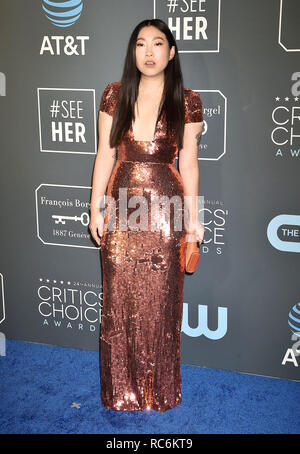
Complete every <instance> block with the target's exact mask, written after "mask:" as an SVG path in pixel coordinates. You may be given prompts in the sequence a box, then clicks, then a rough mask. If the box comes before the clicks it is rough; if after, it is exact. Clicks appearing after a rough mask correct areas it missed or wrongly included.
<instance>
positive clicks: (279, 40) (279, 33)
mask: <svg viewBox="0 0 300 454" xmlns="http://www.w3.org/2000/svg"><path fill="white" fill-rule="evenodd" d="M282 4H283V0H280V7H279V29H278V44H279V45H280V46H281V47H282V48H283V49H284V50H285V51H286V52H299V51H300V49H288V48H287V47H285V46H284V45H283V43H282V41H281V21H282Z"/></svg>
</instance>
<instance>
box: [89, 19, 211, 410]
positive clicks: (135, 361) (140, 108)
mask: <svg viewBox="0 0 300 454" xmlns="http://www.w3.org/2000/svg"><path fill="white" fill-rule="evenodd" d="M202 125H203V117H202V103H201V100H200V97H199V95H198V93H196V92H194V91H192V90H191V89H185V88H183V84H182V74H181V69H180V63H179V55H178V50H177V46H176V42H175V40H174V38H173V35H172V33H171V32H170V30H169V28H168V26H167V25H166V24H165V22H163V21H161V20H159V19H150V20H145V21H143V22H141V23H140V24H138V25H137V27H136V28H135V30H134V31H133V33H132V35H131V37H130V41H129V44H128V50H127V56H126V60H125V65H124V71H123V75H122V80H121V82H111V83H109V84H108V85H107V86H106V88H105V90H104V92H103V95H102V99H101V103H100V114H99V147H98V154H97V157H96V161H95V168H94V173H93V185H92V196H91V220H90V225H89V227H90V231H91V234H92V236H93V238H94V239H95V241H96V242H97V244H98V245H101V261H102V266H103V273H102V276H103V284H102V285H103V308H102V323H101V336H100V372H101V400H102V404H103V406H104V407H106V408H108V409H114V410H120V411H132V410H139V411H143V410H145V409H153V410H156V411H160V412H164V411H166V410H168V409H171V408H173V407H175V406H177V405H179V404H180V403H181V375H180V342H181V322H182V305H183V284H184V267H185V256H184V249H183V247H182V242H183V241H184V240H185V238H186V234H187V233H189V234H190V236H189V240H193V241H196V240H198V241H200V242H202V241H203V235H204V230H205V229H204V227H203V226H202V224H201V223H200V222H199V221H198V219H197V218H198V216H197V214H198V213H197V210H198V205H197V199H198V178H199V169H198V158H197V156H198V140H199V136H200V134H201V131H202ZM115 148H117V161H116V165H115V167H114V168H113V165H114V158H115ZM179 150H180V154H179V169H180V173H179V172H178V171H177V169H176V168H175V166H174V163H175V158H176V156H177V153H178V151H179ZM107 185H108V187H107ZM106 187H107V198H108V202H106V205H105V208H106V216H105V218H104V217H103V216H102V214H101V213H100V210H99V208H100V206H101V203H102V200H103V196H104V193H105V190H106ZM184 196H189V197H187V199H188V201H187V202H186V203H185V205H184V203H183V202H184ZM155 197H156V198H159V197H163V198H165V200H170V199H171V198H173V197H174V198H175V200H176V201H177V202H178V201H179V202H181V207H179V210H177V211H176V210H175V208H174V204H172V203H170V206H171V207H170V209H169V212H168V213H169V214H167V211H168V210H166V209H165V210H164V211H163V212H161V210H160V209H159V208H160V205H159V208H157V205H154V206H155V207H156V208H154V209H152V206H151V209H150V205H151V202H153V200H154V199H155ZM124 206H125V210H124ZM137 207H139V208H137ZM126 210H127V211H126ZM151 211H152V212H151ZM124 212H126V214H125V216H124ZM145 213H146V215H145ZM176 213H177V214H176ZM178 213H179V214H180V215H179V218H180V219H179V220H182V219H183V218H184V217H185V216H183V214H187V215H188V222H187V223H185V225H184V226H183V227H182V228H180V229H178V228H175V227H174V221H175V220H176V219H177V221H178ZM137 214H138V216H137ZM176 216H177V217H176ZM141 221H142V222H141ZM149 223H150V224H151V226H150V227H149ZM145 225H146V228H143V227H144V226H145ZM141 226H142V227H141ZM153 227H155V228H153ZM99 236H100V237H101V241H100V240H99ZM187 236H188V235H187Z"/></svg>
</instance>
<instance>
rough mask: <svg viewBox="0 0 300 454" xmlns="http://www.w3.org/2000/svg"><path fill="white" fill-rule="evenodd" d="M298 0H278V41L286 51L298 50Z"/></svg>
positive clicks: (299, 18)
mask: <svg viewBox="0 0 300 454" xmlns="http://www.w3.org/2000/svg"><path fill="white" fill-rule="evenodd" d="M299 20H300V14H299V0H280V5H279V29H278V43H279V45H280V46H281V47H282V48H283V49H284V50H285V51H286V52H300V35H299Z"/></svg>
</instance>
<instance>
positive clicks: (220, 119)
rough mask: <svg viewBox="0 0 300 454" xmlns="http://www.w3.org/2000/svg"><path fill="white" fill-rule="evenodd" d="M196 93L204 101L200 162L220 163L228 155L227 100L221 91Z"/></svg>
mask: <svg viewBox="0 0 300 454" xmlns="http://www.w3.org/2000/svg"><path fill="white" fill-rule="evenodd" d="M194 91H198V92H199V96H200V98H201V101H202V106H203V109H202V111H203V122H204V123H203V132H202V135H201V140H200V144H199V148H198V160H203V161H218V160H219V159H221V158H222V156H224V155H225V153H226V130H227V98H226V96H225V95H224V94H223V93H222V92H221V91H220V90H194ZM210 131H213V133H211V132H210ZM176 159H178V156H177V158H176Z"/></svg>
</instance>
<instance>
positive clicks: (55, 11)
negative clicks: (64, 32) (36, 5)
mask: <svg viewBox="0 0 300 454" xmlns="http://www.w3.org/2000/svg"><path fill="white" fill-rule="evenodd" d="M42 8H43V10H44V11H45V16H46V17H47V19H49V20H50V21H51V22H52V24H53V25H56V26H57V27H70V26H71V25H73V24H74V23H75V22H76V21H77V19H79V17H80V16H81V11H82V8H83V5H82V0H66V1H59V0H54V1H50V0H43V3H42Z"/></svg>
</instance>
